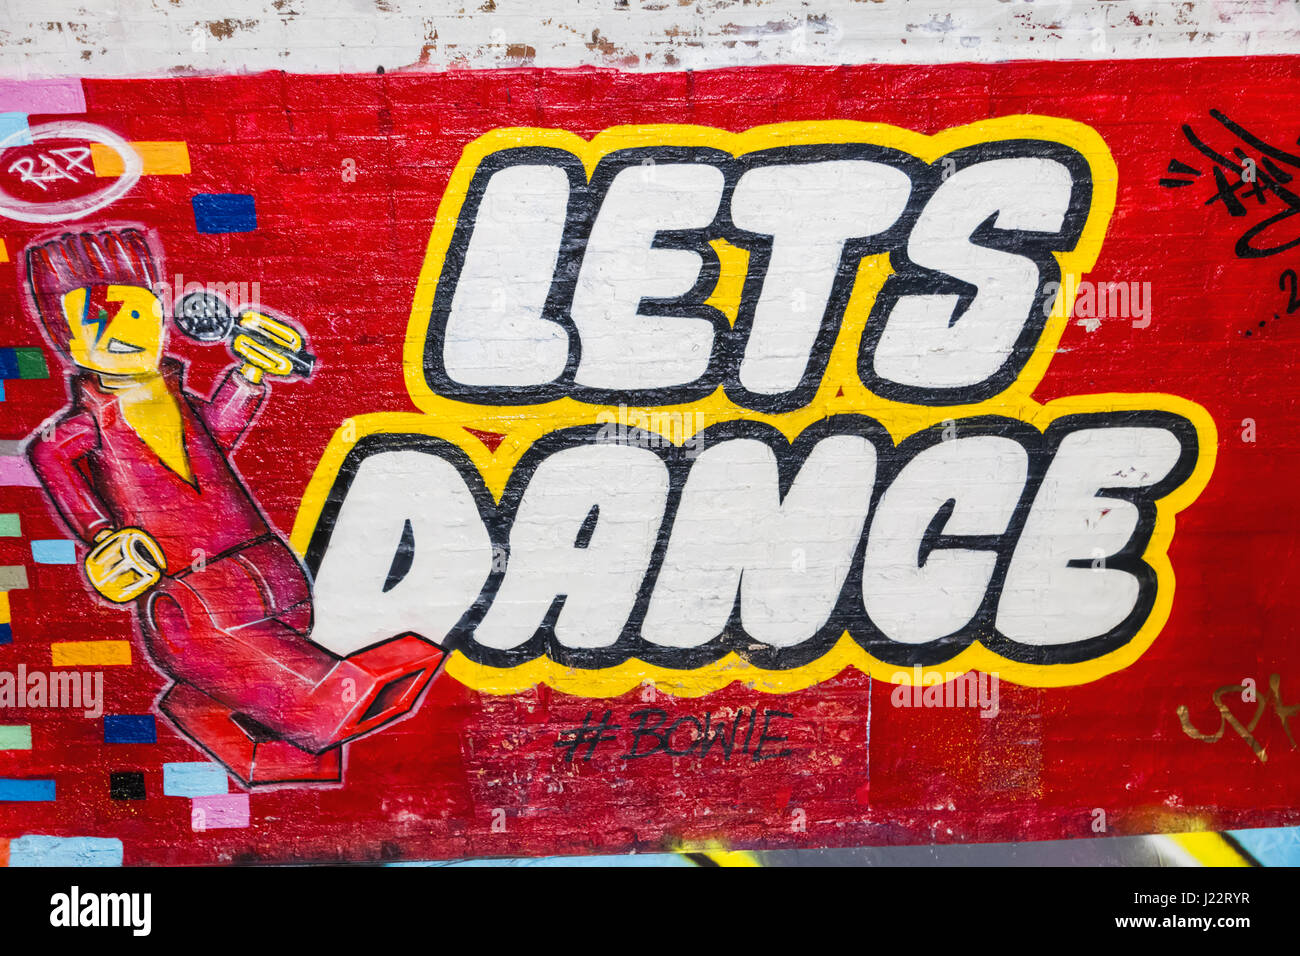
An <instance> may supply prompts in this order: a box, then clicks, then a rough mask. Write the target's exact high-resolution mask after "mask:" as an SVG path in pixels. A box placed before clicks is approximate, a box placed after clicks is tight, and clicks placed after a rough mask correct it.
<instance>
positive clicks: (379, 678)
mask: <svg viewBox="0 0 1300 956" xmlns="http://www.w3.org/2000/svg"><path fill="white" fill-rule="evenodd" d="M442 661H443V651H442V648H440V647H437V646H436V645H434V644H430V643H429V642H428V641H424V640H421V639H420V638H418V637H416V636H415V635H413V634H407V635H404V636H403V637H399V638H395V639H394V640H391V641H386V642H385V643H383V644H378V645H376V646H374V647H370V648H367V649H366V650H364V651H359V652H357V653H356V654H353V655H351V656H350V657H345V658H343V659H342V660H341V661H339V662H338V663H337V664H336V665H334V667H333V668H332V669H331V670H330V672H329V673H328V674H326V675H325V677H324V678H323V679H322V680H321V681H320V682H319V683H318V684H316V686H315V687H313V688H312V690H311V693H310V694H308V695H307V697H306V698H305V699H304V700H303V701H302V702H301V705H299V706H297V707H295V708H294V712H293V713H288V714H283V715H281V716H280V718H279V719H278V720H277V721H276V724H275V728H274V729H275V732H276V733H278V734H280V735H281V736H283V737H285V738H286V739H288V740H291V741H293V742H294V743H296V744H297V745H298V746H299V747H302V748H304V749H305V750H310V751H311V752H312V753H319V752H321V751H323V750H326V749H328V748H330V747H334V746H337V745H338V744H341V743H343V742H344V741H348V740H354V739H356V738H357V737H360V736H361V735H362V734H368V733H370V732H371V731H372V730H377V729H379V728H380V727H382V726H383V725H384V724H387V723H388V722H389V721H391V720H394V719H396V718H398V717H401V716H402V715H403V714H405V713H407V712H408V711H409V710H410V709H411V708H412V707H414V706H415V702H416V701H417V700H419V698H420V694H421V693H422V692H423V691H424V688H425V687H427V686H428V685H429V681H431V680H433V678H434V676H435V675H436V674H437V672H438V668H439V667H440V666H441V665H442Z"/></svg>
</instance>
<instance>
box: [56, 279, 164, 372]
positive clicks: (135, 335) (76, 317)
mask: <svg viewBox="0 0 1300 956" xmlns="http://www.w3.org/2000/svg"><path fill="white" fill-rule="evenodd" d="M62 306H63V315H64V318H65V319H66V320H67V323H68V331H69V332H70V333H71V338H70V339H69V340H68V354H69V355H70V356H71V357H72V361H74V362H76V363H77V365H79V366H81V367H82V368H85V369H90V370H91V371H94V372H105V373H109V374H113V375H147V374H149V373H150V372H153V371H154V370H156V369H157V368H158V359H159V358H160V357H161V355H162V345H163V313H162V303H161V302H159V301H158V297H157V296H156V295H154V294H153V292H152V291H150V290H149V289H145V288H142V287H141V286H138V285H94V286H90V287H89V288H87V287H82V288H80V289H73V290H72V291H71V292H68V293H65V294H64V296H63V300H62Z"/></svg>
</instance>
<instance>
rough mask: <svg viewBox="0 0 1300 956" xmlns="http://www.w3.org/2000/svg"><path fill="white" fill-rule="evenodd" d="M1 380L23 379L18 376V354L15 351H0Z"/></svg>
mask: <svg viewBox="0 0 1300 956" xmlns="http://www.w3.org/2000/svg"><path fill="white" fill-rule="evenodd" d="M0 378H22V376H21V375H19V374H18V353H17V352H15V351H14V350H13V349H0Z"/></svg>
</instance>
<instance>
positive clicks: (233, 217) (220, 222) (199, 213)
mask: <svg viewBox="0 0 1300 956" xmlns="http://www.w3.org/2000/svg"><path fill="white" fill-rule="evenodd" d="M190 202H191V204H192V205H193V206H194V227H195V228H196V229H198V231H199V232H201V233H205V234H208V235H212V234H215V233H223V232H252V231H253V230H254V229H256V228H257V205H256V203H254V202H253V197H252V196H250V195H248V193H199V194H198V195H197V196H195V197H194V198H193V199H192V200H190Z"/></svg>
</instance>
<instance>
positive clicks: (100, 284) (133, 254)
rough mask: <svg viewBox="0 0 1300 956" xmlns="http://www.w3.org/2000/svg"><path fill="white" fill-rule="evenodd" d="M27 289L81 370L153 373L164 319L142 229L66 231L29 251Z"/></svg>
mask: <svg viewBox="0 0 1300 956" xmlns="http://www.w3.org/2000/svg"><path fill="white" fill-rule="evenodd" d="M27 282H28V291H29V292H30V294H31V296H32V300H33V302H34V303H35V305H36V310H37V312H38V314H39V315H40V317H41V321H42V322H43V323H44V325H45V329H46V331H47V332H49V334H50V337H51V338H52V339H53V340H54V343H55V344H56V345H57V346H58V347H59V348H60V349H61V350H62V351H63V352H65V353H66V354H67V355H68V357H69V358H71V359H72V361H73V362H75V363H76V364H77V365H78V366H80V367H81V368H85V369H89V370H91V371H95V372H101V373H104V374H110V375H125V376H139V375H150V374H152V373H153V372H154V371H156V370H157V368H158V362H159V359H160V358H161V356H162V348H163V339H164V327H165V323H164V319H165V316H164V314H163V306H162V302H161V301H160V300H159V298H158V296H157V295H156V294H155V292H154V290H155V289H157V288H158V287H159V284H158V283H159V273H158V266H157V264H156V258H155V256H154V254H153V251H152V250H151V249H150V247H149V243H148V241H147V240H146V239H145V236H144V234H143V233H142V232H141V231H140V230H138V229H120V230H105V231H103V232H99V233H89V232H83V233H81V234H80V235H74V234H71V233H68V234H65V235H63V236H61V237H59V238H58V239H55V240H52V241H48V242H44V243H41V244H38V245H34V246H32V247H31V248H30V249H29V250H28V251H27Z"/></svg>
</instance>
